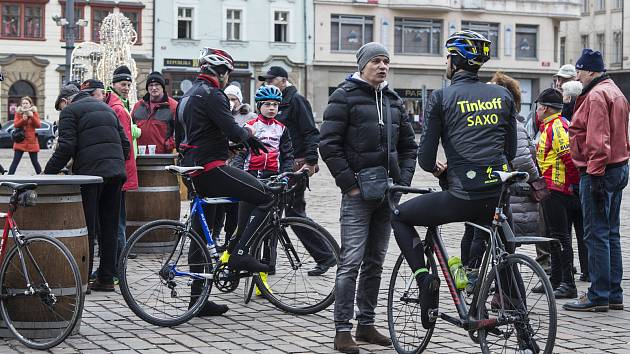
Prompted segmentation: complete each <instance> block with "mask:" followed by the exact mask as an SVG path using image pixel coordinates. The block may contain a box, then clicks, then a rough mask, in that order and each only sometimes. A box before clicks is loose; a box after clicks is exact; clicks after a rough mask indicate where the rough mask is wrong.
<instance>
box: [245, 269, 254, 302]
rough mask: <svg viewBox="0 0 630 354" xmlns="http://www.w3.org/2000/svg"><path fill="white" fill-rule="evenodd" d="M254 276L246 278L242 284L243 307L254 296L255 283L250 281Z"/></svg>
mask: <svg viewBox="0 0 630 354" xmlns="http://www.w3.org/2000/svg"><path fill="white" fill-rule="evenodd" d="M253 277H254V276H253V275H252V276H251V277H247V278H246V279H245V282H244V284H243V285H244V288H243V303H244V304H245V305H247V304H249V302H250V301H251V300H252V295H253V294H254V287H255V286H256V282H255V281H254V280H253V279H252V278H253Z"/></svg>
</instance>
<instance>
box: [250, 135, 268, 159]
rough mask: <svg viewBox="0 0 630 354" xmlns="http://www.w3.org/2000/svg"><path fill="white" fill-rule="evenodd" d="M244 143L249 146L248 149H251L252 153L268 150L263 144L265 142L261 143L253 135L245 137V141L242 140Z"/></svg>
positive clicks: (258, 153)
mask: <svg viewBox="0 0 630 354" xmlns="http://www.w3.org/2000/svg"><path fill="white" fill-rule="evenodd" d="M244 144H245V145H246V146H248V147H249V149H250V150H251V152H252V154H254V155H260V152H261V151H263V152H268V150H267V147H266V146H265V144H263V142H262V141H260V140H259V139H258V138H257V137H255V136H252V137H249V138H248V139H247V141H245V142H244Z"/></svg>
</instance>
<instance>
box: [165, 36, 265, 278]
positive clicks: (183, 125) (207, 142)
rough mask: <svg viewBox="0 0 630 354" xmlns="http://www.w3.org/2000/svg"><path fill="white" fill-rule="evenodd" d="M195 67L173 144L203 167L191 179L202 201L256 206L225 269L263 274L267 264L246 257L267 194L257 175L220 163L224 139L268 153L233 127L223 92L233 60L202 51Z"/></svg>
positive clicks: (224, 155) (224, 150)
mask: <svg viewBox="0 0 630 354" xmlns="http://www.w3.org/2000/svg"><path fill="white" fill-rule="evenodd" d="M199 65H200V67H201V74H200V75H199V77H198V78H197V80H195V82H194V83H193V86H192V87H191V88H190V89H189V90H188V91H187V92H186V94H184V96H183V97H182V99H181V100H180V102H179V105H178V106H177V127H176V130H175V144H176V147H177V149H178V151H179V152H180V153H182V155H183V156H184V159H183V163H184V165H186V166H203V167H204V170H203V171H201V173H199V174H197V175H195V176H193V178H192V180H193V182H194V183H195V187H196V189H197V192H199V193H200V194H201V195H203V196H206V197H233V198H237V199H239V200H241V201H243V202H247V203H249V204H252V205H255V206H257V208H256V209H254V211H253V212H252V216H251V218H250V222H249V224H248V225H247V227H246V228H245V230H243V232H242V234H241V238H240V241H239V243H238V245H237V246H236V249H235V251H234V253H233V254H232V255H231V257H230V260H229V262H228V266H229V267H230V268H232V269H236V270H248V271H251V272H267V271H269V266H268V265H266V264H263V263H261V262H259V261H258V260H257V259H256V258H255V257H253V256H251V255H250V254H249V253H248V249H247V242H248V241H249V239H250V238H251V237H252V236H253V235H254V234H255V233H256V231H257V229H258V228H259V227H260V226H261V225H262V224H263V221H264V219H265V217H266V215H267V212H266V211H265V210H264V208H263V207H261V206H263V205H265V204H268V203H269V202H270V201H271V200H272V196H271V194H269V193H268V192H267V190H266V189H265V186H264V185H263V184H262V183H261V182H260V181H259V180H258V179H256V177H254V176H252V175H250V174H249V173H247V172H245V171H243V170H240V169H237V168H234V167H230V166H227V165H226V164H225V161H226V160H227V159H228V157H229V156H228V140H231V141H233V142H237V143H239V142H242V143H244V144H245V145H246V146H248V147H249V148H250V149H251V151H252V153H253V154H258V153H259V151H265V152H267V149H266V148H265V146H264V145H263V144H262V143H261V142H260V140H258V139H257V138H256V137H255V136H254V135H253V133H254V132H253V129H250V128H247V127H240V126H239V125H238V124H237V123H236V121H235V120H234V118H233V117H232V113H231V111H230V103H229V99H228V98H227V96H226V95H225V94H224V93H223V91H222V89H223V88H224V87H225V86H226V84H227V82H228V78H229V74H230V72H231V71H232V70H234V61H233V59H232V57H231V56H230V55H229V54H228V53H226V52H225V51H222V50H219V49H212V48H204V49H202V50H201V56H200V58H199ZM206 219H207V220H214V216H212V215H210V216H208V215H206Z"/></svg>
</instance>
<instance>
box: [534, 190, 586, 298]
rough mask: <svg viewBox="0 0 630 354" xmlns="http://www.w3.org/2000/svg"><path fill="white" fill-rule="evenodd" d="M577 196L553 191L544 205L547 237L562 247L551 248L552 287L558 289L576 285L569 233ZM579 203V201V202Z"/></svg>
mask: <svg viewBox="0 0 630 354" xmlns="http://www.w3.org/2000/svg"><path fill="white" fill-rule="evenodd" d="M576 199H577V196H575V195H568V194H564V193H561V192H558V191H551V195H550V196H549V198H547V199H546V200H544V201H543V202H542V203H543V216H544V217H545V227H546V233H547V237H550V238H555V239H557V240H558V241H560V245H561V247H560V246H558V244H557V243H554V244H553V245H552V246H551V277H550V278H549V281H551V285H553V286H554V288H555V287H557V286H558V285H560V283H567V284H569V285H574V284H575V281H574V280H573V246H572V244H571V234H570V233H569V215H568V214H569V209H571V205H572V204H573V203H575V202H576ZM577 202H578V203H579V200H578V201H577Z"/></svg>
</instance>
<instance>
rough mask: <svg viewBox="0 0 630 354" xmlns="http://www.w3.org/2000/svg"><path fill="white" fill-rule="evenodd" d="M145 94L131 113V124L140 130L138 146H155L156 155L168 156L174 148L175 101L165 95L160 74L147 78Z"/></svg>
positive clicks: (162, 78)
mask: <svg viewBox="0 0 630 354" xmlns="http://www.w3.org/2000/svg"><path fill="white" fill-rule="evenodd" d="M146 89H147V94H146V95H144V97H143V98H142V100H141V101H138V102H137V103H136V105H135V106H134V107H133V110H132V111H131V117H132V118H133V122H134V123H136V124H137V125H138V128H140V130H142V135H140V137H139V138H138V145H147V146H148V145H155V153H156V154H169V153H171V152H173V149H174V148H175V139H174V137H173V130H174V129H173V127H174V124H175V110H176V109H177V101H175V100H174V99H172V98H171V97H168V94H166V92H165V90H166V81H165V80H164V77H163V76H162V74H160V73H159V72H157V71H154V72H152V73H151V74H149V76H148V77H147V86H146Z"/></svg>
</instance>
